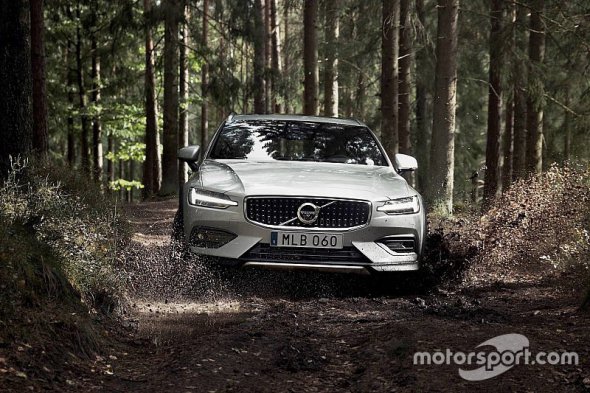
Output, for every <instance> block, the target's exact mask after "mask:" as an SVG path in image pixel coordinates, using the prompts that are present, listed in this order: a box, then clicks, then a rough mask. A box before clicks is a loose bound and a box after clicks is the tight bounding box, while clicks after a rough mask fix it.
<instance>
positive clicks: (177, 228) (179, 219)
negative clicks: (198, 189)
mask: <svg viewBox="0 0 590 393" xmlns="http://www.w3.org/2000/svg"><path fill="white" fill-rule="evenodd" d="M172 240H175V241H177V242H182V243H184V242H185V237H184V215H183V213H182V208H181V207H179V208H178V210H176V214H175V215H174V221H173V222H172Z"/></svg>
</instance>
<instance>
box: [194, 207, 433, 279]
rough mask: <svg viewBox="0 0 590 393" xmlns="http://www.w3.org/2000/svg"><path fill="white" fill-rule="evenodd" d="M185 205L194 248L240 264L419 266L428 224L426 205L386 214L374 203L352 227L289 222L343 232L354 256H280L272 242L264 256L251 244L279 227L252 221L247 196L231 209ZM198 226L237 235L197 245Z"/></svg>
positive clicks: (341, 268) (368, 268)
mask: <svg viewBox="0 0 590 393" xmlns="http://www.w3.org/2000/svg"><path fill="white" fill-rule="evenodd" d="M183 210H184V212H183V213H184V214H183V216H184V231H185V238H186V239H187V242H188V246H189V248H190V250H191V251H192V252H193V253H196V254H199V255H208V256H213V257H219V258H224V259H226V258H227V259H233V260H234V262H237V264H238V265H241V266H244V267H266V268H275V269H288V270H293V269H305V270H321V271H332V272H350V273H362V274H366V273H371V272H388V271H410V270H418V268H419V259H420V254H421V251H422V249H423V245H424V237H425V236H424V234H425V229H426V228H425V215H424V209H421V211H420V212H419V213H416V214H408V215H387V214H385V213H382V212H378V211H377V210H376V207H375V206H372V214H371V218H370V221H369V223H368V224H367V225H366V226H364V227H361V228H356V229H352V230H326V229H322V228H312V229H307V228H306V229H293V228H285V230H288V231H290V232H298V231H299V232H321V233H338V234H341V235H342V240H343V246H344V247H345V249H346V250H350V254H355V255H357V257H355V258H354V259H353V260H351V259H350V258H342V260H339V259H338V257H337V255H338V253H334V254H335V255H336V256H334V255H329V257H326V258H323V257H320V258H315V257H314V256H313V255H312V256H311V257H310V258H298V259H297V260H293V259H292V258H285V259H282V258H276V256H277V255H278V254H280V249H277V248H276V247H272V248H271V249H272V250H273V255H274V257H265V258H260V257H259V256H260V255H261V254H255V253H252V252H251V250H254V249H256V248H260V247H263V248H266V249H267V250H269V248H268V245H269V244H270V237H271V232H273V231H276V230H277V229H273V228H268V227H265V226H261V225H258V224H254V223H251V222H249V221H247V220H246V218H245V216H244V210H243V200H240V201H239V204H238V206H236V207H229V208H227V209H214V208H206V207H195V206H192V205H190V204H188V202H187V201H186V200H185V202H184V209H183ZM196 227H200V228H215V229H219V230H223V231H227V232H230V233H232V234H235V235H236V236H235V238H234V239H233V240H231V241H229V242H228V243H226V244H224V245H222V246H220V247H218V248H208V247H197V246H195V245H194V243H192V242H191V232H192V231H193V229H194V228H196ZM385 237H388V238H396V237H400V238H404V239H409V238H411V239H413V240H414V244H415V249H414V250H413V251H412V252H395V251H392V250H390V249H389V248H388V247H386V246H385V245H384V244H382V243H380V242H379V240H380V239H383V238H385ZM308 250H309V249H308ZM312 250H313V249H312ZM312 254H313V253H312ZM326 255H327V254H326Z"/></svg>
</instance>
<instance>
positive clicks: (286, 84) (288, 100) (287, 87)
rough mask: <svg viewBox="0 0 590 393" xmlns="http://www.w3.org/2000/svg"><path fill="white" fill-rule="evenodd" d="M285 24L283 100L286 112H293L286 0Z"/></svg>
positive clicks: (284, 10) (286, 5) (286, 3)
mask: <svg viewBox="0 0 590 393" xmlns="http://www.w3.org/2000/svg"><path fill="white" fill-rule="evenodd" d="M283 7H284V8H283V26H284V30H285V33H284V34H285V45H284V46H283V75H282V78H283V100H284V101H285V112H286V113H291V112H293V107H292V106H291V94H290V90H291V83H290V80H291V79H290V78H289V72H290V66H291V63H290V61H289V60H290V57H289V56H290V55H291V54H290V53H289V52H290V41H289V39H290V37H289V20H290V18H289V3H288V2H287V1H285V2H284V3H283Z"/></svg>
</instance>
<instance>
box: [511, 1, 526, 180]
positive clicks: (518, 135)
mask: <svg viewBox="0 0 590 393" xmlns="http://www.w3.org/2000/svg"><path fill="white" fill-rule="evenodd" d="M515 9H516V18H515V21H514V24H513V30H514V50H513V52H515V53H516V56H515V59H514V63H513V71H512V74H513V75H514V143H513V153H512V180H518V179H519V178H522V177H524V175H525V173H526V140H527V135H526V134H527V125H526V116H527V114H526V113H527V105H526V94H525V86H526V85H527V69H526V66H525V63H524V60H523V59H522V58H523V56H524V53H526V47H527V42H526V41H527V39H526V38H527V37H526V34H527V29H526V18H527V15H526V14H527V12H528V9H526V8H525V7H524V6H522V5H520V4H516V5H515Z"/></svg>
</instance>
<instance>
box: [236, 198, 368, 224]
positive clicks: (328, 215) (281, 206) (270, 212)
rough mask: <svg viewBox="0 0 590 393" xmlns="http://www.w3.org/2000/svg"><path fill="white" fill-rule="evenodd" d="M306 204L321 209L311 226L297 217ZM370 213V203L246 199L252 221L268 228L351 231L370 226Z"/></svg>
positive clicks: (335, 200)
mask: <svg viewBox="0 0 590 393" xmlns="http://www.w3.org/2000/svg"><path fill="white" fill-rule="evenodd" d="M305 203H312V204H314V205H315V206H317V207H319V208H320V210H319V214H318V216H317V220H316V221H315V222H313V223H311V224H306V223H303V222H301V221H300V220H299V218H297V211H298V209H299V207H300V206H301V205H303V204H305ZM370 213H371V204H370V202H367V201H356V200H343V199H329V198H288V197H254V198H247V199H246V217H247V218H248V220H250V221H252V222H254V223H257V224H261V225H266V226H284V227H303V228H338V229H347V228H354V227H359V226H363V225H366V224H367V223H368V222H369V216H370Z"/></svg>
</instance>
